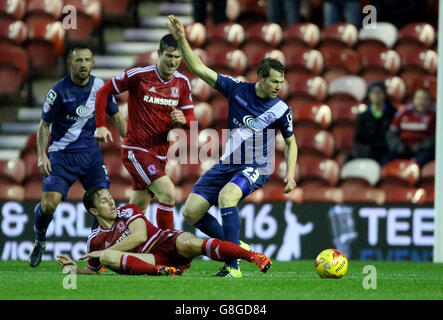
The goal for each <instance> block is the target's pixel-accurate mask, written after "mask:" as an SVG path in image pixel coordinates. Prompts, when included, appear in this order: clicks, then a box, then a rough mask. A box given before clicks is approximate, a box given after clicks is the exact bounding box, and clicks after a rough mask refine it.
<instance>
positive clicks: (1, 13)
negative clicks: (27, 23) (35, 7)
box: [0, 0, 26, 20]
mask: <svg viewBox="0 0 443 320" xmlns="http://www.w3.org/2000/svg"><path fill="white" fill-rule="evenodd" d="M25 13H26V1H25V0H16V1H10V0H0V17H5V18H8V19H11V20H15V19H17V20H21V19H22V18H23V17H24V15H25Z"/></svg>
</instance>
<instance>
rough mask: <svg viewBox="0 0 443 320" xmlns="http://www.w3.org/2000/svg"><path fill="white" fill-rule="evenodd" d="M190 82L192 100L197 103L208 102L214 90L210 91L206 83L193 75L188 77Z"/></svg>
mask: <svg viewBox="0 0 443 320" xmlns="http://www.w3.org/2000/svg"><path fill="white" fill-rule="evenodd" d="M189 80H190V81H191V92H192V98H193V99H195V100H198V101H208V100H209V99H210V98H211V97H212V95H213V91H214V89H212V88H211V87H210V86H209V85H208V84H207V83H206V82H204V81H203V80H202V79H200V78H199V77H196V76H194V75H192V76H190V77H189Z"/></svg>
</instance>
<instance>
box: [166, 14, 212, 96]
mask: <svg viewBox="0 0 443 320" xmlns="http://www.w3.org/2000/svg"><path fill="white" fill-rule="evenodd" d="M168 18H169V21H170V22H171V24H166V26H167V27H168V28H169V31H170V32H171V34H172V36H173V37H174V38H175V40H177V43H178V47H179V48H180V51H181V54H182V57H183V60H185V63H186V65H187V66H188V69H189V71H191V72H192V73H193V74H195V75H196V76H198V77H199V78H200V79H202V80H203V81H204V82H206V83H207V84H209V85H210V86H211V87H214V86H215V83H216V82H217V73H216V72H215V71H214V70H212V69H210V68H208V67H207V66H205V65H204V64H203V62H202V61H201V60H200V58H199V57H198V56H197V55H196V54H195V53H194V51H192V49H191V47H190V46H189V43H188V40H186V35H185V29H184V27H183V25H182V24H181V22H180V20H178V19H177V18H176V17H175V16H173V15H170V16H168Z"/></svg>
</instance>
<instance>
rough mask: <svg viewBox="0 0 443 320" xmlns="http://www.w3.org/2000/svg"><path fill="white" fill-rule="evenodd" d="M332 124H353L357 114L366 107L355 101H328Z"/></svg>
mask: <svg viewBox="0 0 443 320" xmlns="http://www.w3.org/2000/svg"><path fill="white" fill-rule="evenodd" d="M329 108H330V109H331V115H332V123H333V124H341V123H347V124H354V122H355V118H356V117H357V116H358V114H359V113H361V112H363V111H365V110H366V109H367V105H365V104H363V103H359V102H355V101H339V100H336V101H330V102H329Z"/></svg>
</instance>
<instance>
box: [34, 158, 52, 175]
mask: <svg viewBox="0 0 443 320" xmlns="http://www.w3.org/2000/svg"><path fill="white" fill-rule="evenodd" d="M37 166H38V169H39V170H40V173H41V174H42V176H44V177H49V175H50V174H51V171H52V167H51V161H50V160H49V158H48V156H47V155H46V153H43V154H42V155H41V156H39V157H38V162H37Z"/></svg>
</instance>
